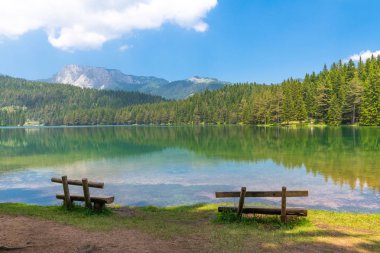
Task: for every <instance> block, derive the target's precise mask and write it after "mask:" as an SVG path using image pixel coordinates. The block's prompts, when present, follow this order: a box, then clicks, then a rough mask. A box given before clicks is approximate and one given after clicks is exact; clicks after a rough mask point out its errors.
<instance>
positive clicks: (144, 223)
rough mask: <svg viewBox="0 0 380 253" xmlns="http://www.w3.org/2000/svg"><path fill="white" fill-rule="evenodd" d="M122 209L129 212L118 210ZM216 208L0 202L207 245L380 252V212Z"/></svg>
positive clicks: (88, 224) (39, 214)
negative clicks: (239, 212) (286, 213)
mask: <svg viewBox="0 0 380 253" xmlns="http://www.w3.org/2000/svg"><path fill="white" fill-rule="evenodd" d="M123 210H124V211H127V215H122V214H123V212H122V211H123ZM216 210H217V205H216V204H197V205H191V206H173V207H155V206H145V207H121V206H114V207H112V208H109V209H107V210H106V211H104V212H101V213H98V212H92V211H88V210H87V209H85V208H83V207H80V206H75V207H74V208H73V209H71V210H66V209H65V208H64V207H62V206H35V205H26V204H10V203H8V204H0V214H2V215H22V216H29V217H33V218H38V219H47V220H52V221H56V222H59V223H62V224H67V225H73V226H76V227H79V228H82V229H88V230H110V229H137V230H140V231H143V232H145V233H148V234H151V235H152V236H154V237H157V238H161V239H165V240H171V239H174V238H178V237H194V238H207V240H208V241H209V242H210V247H211V249H210V251H222V252H239V251H240V252H252V251H250V249H253V248H254V249H256V252H267V251H270V252H284V251H292V250H294V249H298V251H305V250H306V251H307V247H308V246H310V247H313V248H315V247H317V248H318V247H319V248H320V249H321V252H324V251H323V249H326V250H325V251H327V252H334V251H341V252H356V251H358V252H380V243H379V242H380V214H357V213H346V212H330V211H315V210H310V211H309V216H308V217H306V218H305V217H303V218H294V219H292V218H289V222H288V223H287V224H282V223H281V222H280V220H279V217H278V216H266V215H260V216H255V217H247V216H243V217H242V219H237V218H236V215H235V214H233V213H225V214H220V213H217V211H216ZM296 251H297V250H296Z"/></svg>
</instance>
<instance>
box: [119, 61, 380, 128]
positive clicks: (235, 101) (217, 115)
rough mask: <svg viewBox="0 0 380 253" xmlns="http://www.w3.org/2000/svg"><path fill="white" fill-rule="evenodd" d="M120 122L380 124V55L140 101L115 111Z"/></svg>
mask: <svg viewBox="0 0 380 253" xmlns="http://www.w3.org/2000/svg"><path fill="white" fill-rule="evenodd" d="M114 122H115V123H116V124H133V123H137V124H148V123H154V124H163V123H164V124H167V123H169V124H172V123H177V124H178V123H193V124H199V123H211V124H224V123H228V124H237V123H244V124H254V125H260V124H289V123H291V122H301V123H308V122H309V123H318V124H328V125H340V124H357V123H359V124H360V125H369V126H376V125H380V57H377V58H374V57H372V58H371V59H368V60H367V61H366V62H363V61H359V62H358V64H355V63H354V62H353V61H349V62H347V63H342V62H341V61H340V62H338V63H334V64H333V65H332V66H331V67H330V69H328V68H327V67H326V66H325V67H324V68H323V70H322V71H321V72H320V73H317V74H316V73H312V74H307V75H306V76H305V77H304V79H303V80H301V81H300V80H294V79H288V80H286V81H284V82H282V83H281V84H278V85H262V84H236V85H231V86H226V87H224V88H222V89H219V90H216V91H206V92H204V93H200V94H195V95H194V96H193V97H191V98H189V99H186V100H182V101H171V102H162V103H159V104H151V105H134V106H130V107H127V108H123V109H120V110H118V111H117V112H116V113H115V119H114Z"/></svg>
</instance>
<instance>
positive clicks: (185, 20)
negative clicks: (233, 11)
mask: <svg viewBox="0 0 380 253" xmlns="http://www.w3.org/2000/svg"><path fill="white" fill-rule="evenodd" d="M216 5H217V0H1V1H0V37H7V38H11V39H17V38H18V37H19V36H21V35H23V34H25V33H27V32H29V31H33V30H39V29H42V30H44V31H45V32H46V34H47V36H48V41H49V42H50V44H51V45H52V46H54V47H57V48H60V49H63V50H74V49H94V48H100V47H101V46H102V45H103V43H105V42H106V41H109V40H112V39H116V38H119V37H121V36H122V35H123V34H126V33H129V32H131V31H134V30H144V29H157V28H159V27H161V26H162V25H163V24H165V23H172V24H176V25H178V26H180V27H183V28H188V29H194V30H195V31H197V32H205V31H206V30H207V29H208V25H207V24H206V23H205V22H204V20H203V19H204V18H205V17H206V15H207V13H208V12H209V11H210V10H211V9H213V8H214V7H215V6H216Z"/></svg>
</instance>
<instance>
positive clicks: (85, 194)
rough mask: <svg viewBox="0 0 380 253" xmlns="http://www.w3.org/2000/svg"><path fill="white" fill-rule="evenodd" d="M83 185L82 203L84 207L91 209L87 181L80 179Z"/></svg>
mask: <svg viewBox="0 0 380 253" xmlns="http://www.w3.org/2000/svg"><path fill="white" fill-rule="evenodd" d="M82 184H83V196H84V202H85V203H86V207H87V208H90V209H92V205H91V199H90V189H89V188H88V180H87V178H83V179H82Z"/></svg>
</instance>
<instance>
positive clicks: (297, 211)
mask: <svg viewBox="0 0 380 253" xmlns="http://www.w3.org/2000/svg"><path fill="white" fill-rule="evenodd" d="M237 211H238V207H234V206H220V207H218V212H235V213H236V212H237ZM242 213H253V214H273V215H281V208H275V207H243V209H242ZM286 215H297V216H307V210H306V209H304V208H299V207H292V208H286Z"/></svg>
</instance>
